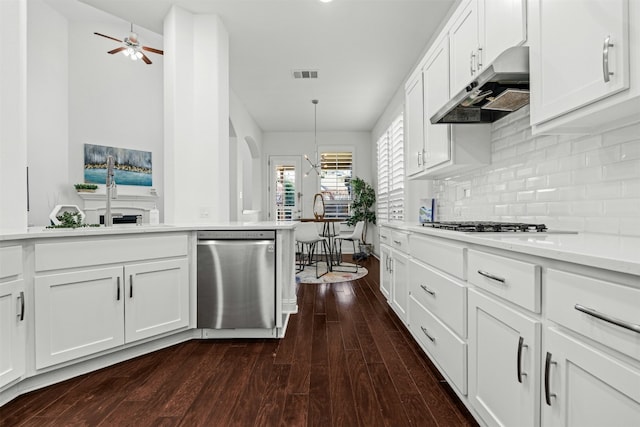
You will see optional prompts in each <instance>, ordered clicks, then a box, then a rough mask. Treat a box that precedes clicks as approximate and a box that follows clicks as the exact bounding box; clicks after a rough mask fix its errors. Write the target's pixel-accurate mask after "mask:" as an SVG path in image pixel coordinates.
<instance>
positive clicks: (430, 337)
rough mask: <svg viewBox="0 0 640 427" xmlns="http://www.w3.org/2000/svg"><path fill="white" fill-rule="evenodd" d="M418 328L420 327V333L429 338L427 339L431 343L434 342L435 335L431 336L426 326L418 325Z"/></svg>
mask: <svg viewBox="0 0 640 427" xmlns="http://www.w3.org/2000/svg"><path fill="white" fill-rule="evenodd" d="M420 329H422V333H423V334H425V335H426V336H427V338H429V341H431V342H432V343H435V342H436V339H435V337H432V336H431V335H429V332H428V331H427V328H425V327H424V326H420Z"/></svg>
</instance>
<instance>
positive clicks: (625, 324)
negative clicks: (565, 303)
mask: <svg viewBox="0 0 640 427" xmlns="http://www.w3.org/2000/svg"><path fill="white" fill-rule="evenodd" d="M574 308H575V309H576V310H578V311H581V312H583V313H585V314H588V315H589V316H593V317H595V318H596V319H600V320H604V321H605V322H608V323H612V324H614V325H616V326H620V327H621V328H625V329H628V330H630V331H633V332H635V333H637V334H640V325H636V324H633V323H630V322H625V321H624V320H620V319H616V318H615V317H611V316H609V315H608V314H603V313H600V312H597V311H596V310H594V309H592V308H589V307H585V306H583V305H580V304H576V305H575V307H574Z"/></svg>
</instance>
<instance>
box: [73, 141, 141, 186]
mask: <svg viewBox="0 0 640 427" xmlns="http://www.w3.org/2000/svg"><path fill="white" fill-rule="evenodd" d="M107 156H113V160H114V165H115V166H114V171H113V172H114V180H115V182H116V184H118V185H139V186H143V187H151V186H152V185H153V179H152V176H153V175H152V170H153V168H152V162H151V151H140V150H130V149H128V148H117V147H108V146H106V145H93V144H84V182H86V183H91V184H104V183H105V181H106V178H107Z"/></svg>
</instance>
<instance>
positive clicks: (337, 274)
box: [296, 261, 369, 283]
mask: <svg viewBox="0 0 640 427" xmlns="http://www.w3.org/2000/svg"><path fill="white" fill-rule="evenodd" d="M335 268H336V269H338V270H353V269H355V268H356V265H355V264H351V263H348V262H343V263H342V264H340V265H339V266H336V267H335ZM326 270H327V267H326V264H325V263H324V261H319V262H318V272H319V273H320V274H322V273H323V272H324V271H326ZM368 273H369V271H367V269H366V268H364V267H360V268H358V272H357V273H354V272H348V271H336V270H334V271H330V272H328V273H327V274H325V275H323V276H320V278H319V279H316V266H315V264H314V265H311V266H309V265H307V266H305V268H304V270H302V271H301V272H299V273H296V283H339V282H348V281H350V280H356V279H360V278H361V277H364V276H366V275H367V274H368Z"/></svg>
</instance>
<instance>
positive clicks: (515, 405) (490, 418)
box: [468, 289, 541, 427]
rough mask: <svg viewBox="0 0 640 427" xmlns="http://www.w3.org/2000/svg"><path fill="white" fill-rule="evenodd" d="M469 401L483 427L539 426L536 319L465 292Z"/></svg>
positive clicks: (488, 298)
mask: <svg viewBox="0 0 640 427" xmlns="http://www.w3.org/2000/svg"><path fill="white" fill-rule="evenodd" d="M468 304H469V316H468V318H469V339H468V344H469V401H470V403H471V405H472V406H473V407H474V408H475V410H476V411H477V412H478V413H479V414H480V416H481V417H482V419H483V420H484V421H485V422H486V423H487V425H489V426H520V427H526V426H531V427H534V426H538V425H539V422H540V360H539V357H540V350H539V349H540V339H541V337H540V333H541V326H540V321H538V320H535V319H533V318H530V317H528V316H526V315H524V314H523V313H521V312H520V311H519V310H515V309H513V308H511V307H508V306H507V305H505V304H502V303H500V302H498V301H497V300H494V299H493V298H490V297H488V296H485V295H483V294H481V293H480V292H478V291H476V290H475V289H469V290H468Z"/></svg>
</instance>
